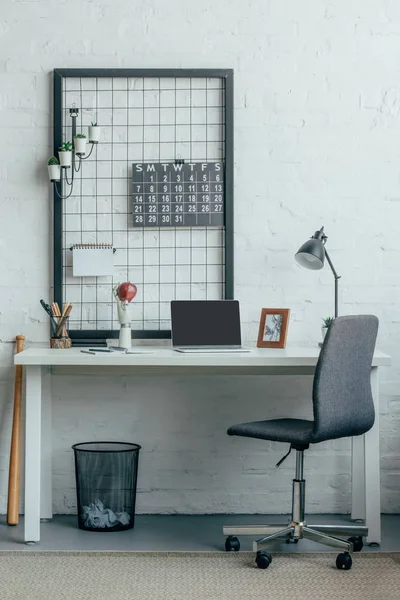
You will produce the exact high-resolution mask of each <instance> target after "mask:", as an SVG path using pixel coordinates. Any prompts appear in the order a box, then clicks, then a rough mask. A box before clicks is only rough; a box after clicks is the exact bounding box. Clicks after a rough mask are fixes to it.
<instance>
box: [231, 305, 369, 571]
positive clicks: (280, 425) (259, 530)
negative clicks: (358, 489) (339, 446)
mask: <svg viewBox="0 0 400 600" xmlns="http://www.w3.org/2000/svg"><path fill="white" fill-rule="evenodd" d="M377 333H378V319H377V318H376V317H375V316H373V315H359V316H348V317H338V318H337V319H335V320H334V321H333V322H332V324H331V325H330V327H329V329H328V332H327V334H326V337H325V341H324V343H323V346H322V349H321V352H320V355H319V359H318V362H317V365H316V368H315V374H314V382H313V392H312V399H313V411H314V420H313V421H307V420H304V419H273V420H269V421H258V422H254V423H242V424H240V425H233V426H232V427H230V428H229V429H228V432H227V433H228V435H239V436H243V437H250V438H258V439H261V440H271V441H274V442H285V443H288V444H290V449H289V452H290V451H291V450H292V449H293V450H295V451H296V474H295V478H294V479H293V491H292V516H291V520H290V522H289V523H288V524H287V525H282V526H279V525H274V526H269V525H256V526H248V525H247V526H240V525H238V526H232V527H231V526H225V527H224V528H223V532H224V534H225V535H228V536H229V537H228V538H227V539H226V542H225V549H226V550H227V551H230V550H236V551H237V550H239V549H240V542H239V540H238V538H237V537H235V536H237V535H261V536H264V537H261V539H258V540H257V541H256V542H254V543H253V549H254V550H255V551H256V552H257V555H256V564H257V566H258V567H259V568H261V569H267V568H268V567H269V565H270V563H271V561H272V556H271V555H270V554H269V553H268V552H266V551H265V550H264V548H265V547H266V546H267V545H268V544H269V543H270V542H273V541H274V540H277V539H279V540H286V542H294V543H297V542H298V541H299V540H300V539H302V538H307V539H310V540H314V541H315V542H318V543H320V544H325V545H327V546H332V547H333V548H340V549H341V550H342V551H343V552H342V553H341V554H339V555H338V556H337V558H336V566H337V568H338V569H346V570H347V569H351V566H352V558H351V553H352V552H353V551H354V552H357V551H360V550H361V549H362V547H363V541H362V538H363V537H364V536H367V535H368V528H367V527H364V526H358V525H357V526H350V525H349V526H347V525H346V526H337V525H336V526H330V525H307V524H306V522H305V518H304V512H305V511H304V509H305V487H306V482H305V480H304V479H303V462H304V450H307V448H309V446H310V444H318V443H319V442H324V441H326V440H333V439H337V438H343V437H350V436H356V435H362V434H364V433H366V432H367V431H368V430H369V429H371V427H372V425H373V424H374V420H375V412H374V405H373V399H372V392H371V385H370V375H371V364H372V357H373V354H374V349H375V341H376V336H377ZM289 452H288V454H289ZM288 454H287V455H286V456H285V457H284V458H283V459H282V460H281V461H279V463H278V464H277V466H279V465H280V464H281V462H283V460H285V458H286V457H287V456H288ZM347 535H350V536H351V537H350V538H349V539H348V540H347V541H345V540H342V539H339V538H338V537H333V536H347Z"/></svg>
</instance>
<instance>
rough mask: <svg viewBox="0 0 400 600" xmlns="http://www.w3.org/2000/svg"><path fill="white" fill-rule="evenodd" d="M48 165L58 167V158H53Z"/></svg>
mask: <svg viewBox="0 0 400 600" xmlns="http://www.w3.org/2000/svg"><path fill="white" fill-rule="evenodd" d="M47 164H48V165H58V164H60V163H59V162H58V158H56V157H55V156H51V157H50V158H49V160H48V161H47Z"/></svg>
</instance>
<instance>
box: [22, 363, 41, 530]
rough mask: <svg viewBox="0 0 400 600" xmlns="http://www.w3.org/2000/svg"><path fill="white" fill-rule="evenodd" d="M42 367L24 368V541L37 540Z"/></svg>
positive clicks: (38, 528)
mask: <svg viewBox="0 0 400 600" xmlns="http://www.w3.org/2000/svg"><path fill="white" fill-rule="evenodd" d="M41 404H42V368H41V367H40V366H27V367H26V419H25V533H24V539H25V542H39V541H40V446H41V444H40V435H41Z"/></svg>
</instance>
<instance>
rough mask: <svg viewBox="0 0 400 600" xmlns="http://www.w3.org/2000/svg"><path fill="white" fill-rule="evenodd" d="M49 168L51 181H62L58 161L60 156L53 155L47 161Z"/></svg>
mask: <svg viewBox="0 0 400 600" xmlns="http://www.w3.org/2000/svg"><path fill="white" fill-rule="evenodd" d="M47 169H48V172H49V179H50V181H52V182H54V181H60V171H61V167H60V163H59V162H58V158H57V157H56V156H51V157H50V158H49V160H48V161H47Z"/></svg>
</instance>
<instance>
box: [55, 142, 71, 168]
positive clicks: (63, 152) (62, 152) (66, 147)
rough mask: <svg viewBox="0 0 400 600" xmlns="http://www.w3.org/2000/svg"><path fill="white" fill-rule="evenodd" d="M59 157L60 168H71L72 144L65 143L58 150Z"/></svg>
mask: <svg viewBox="0 0 400 600" xmlns="http://www.w3.org/2000/svg"><path fill="white" fill-rule="evenodd" d="M58 157H59V159H60V166H61V167H64V168H65V169H66V168H68V167H70V166H71V162H72V144H71V142H64V143H63V145H62V146H60V147H59V149H58Z"/></svg>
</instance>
